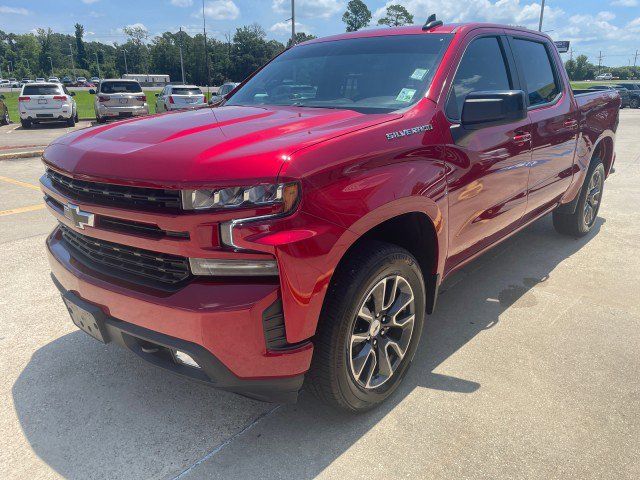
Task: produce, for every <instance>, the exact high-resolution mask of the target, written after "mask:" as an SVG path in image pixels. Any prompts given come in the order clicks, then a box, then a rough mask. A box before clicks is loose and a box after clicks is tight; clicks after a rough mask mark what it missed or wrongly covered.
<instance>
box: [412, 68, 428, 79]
mask: <svg viewBox="0 0 640 480" xmlns="http://www.w3.org/2000/svg"><path fill="white" fill-rule="evenodd" d="M428 71H429V70H427V69H426V68H416V69H415V70H414V71H413V73H412V74H411V78H413V79H414V80H424V77H425V75H426V74H427V72H428Z"/></svg>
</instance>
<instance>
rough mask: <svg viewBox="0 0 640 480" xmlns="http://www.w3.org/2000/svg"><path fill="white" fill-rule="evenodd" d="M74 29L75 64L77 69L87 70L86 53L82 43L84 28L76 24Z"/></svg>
mask: <svg viewBox="0 0 640 480" xmlns="http://www.w3.org/2000/svg"><path fill="white" fill-rule="evenodd" d="M74 27H75V36H76V63H77V65H78V67H79V68H87V65H88V60H87V51H86V49H85V48H84V41H83V40H82V37H84V27H83V26H82V25H80V24H79V23H76V24H75V25H74Z"/></svg>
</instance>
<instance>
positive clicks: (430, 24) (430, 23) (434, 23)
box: [422, 13, 443, 32]
mask: <svg viewBox="0 0 640 480" xmlns="http://www.w3.org/2000/svg"><path fill="white" fill-rule="evenodd" d="M441 25H443V22H442V20H436V14H435V13H432V14H431V15H429V18H427V23H425V24H424V25H423V26H422V30H423V31H425V32H426V31H427V30H431V29H432V28H435V27H439V26H441Z"/></svg>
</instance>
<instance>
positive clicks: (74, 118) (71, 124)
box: [67, 114, 76, 127]
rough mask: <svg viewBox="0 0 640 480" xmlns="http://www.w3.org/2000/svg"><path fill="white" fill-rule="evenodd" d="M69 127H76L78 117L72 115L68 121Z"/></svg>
mask: <svg viewBox="0 0 640 480" xmlns="http://www.w3.org/2000/svg"><path fill="white" fill-rule="evenodd" d="M67 126H68V127H75V126H76V117H75V116H74V115H73V114H71V117H69V119H68V120H67Z"/></svg>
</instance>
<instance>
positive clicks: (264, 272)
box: [189, 258, 278, 277]
mask: <svg viewBox="0 0 640 480" xmlns="http://www.w3.org/2000/svg"><path fill="white" fill-rule="evenodd" d="M189 265H190V267H191V273H193V274H194V275H212V276H252V277H255V276H274V275H278V264H277V262H276V261H275V260H226V259H214V258H190V259H189Z"/></svg>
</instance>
